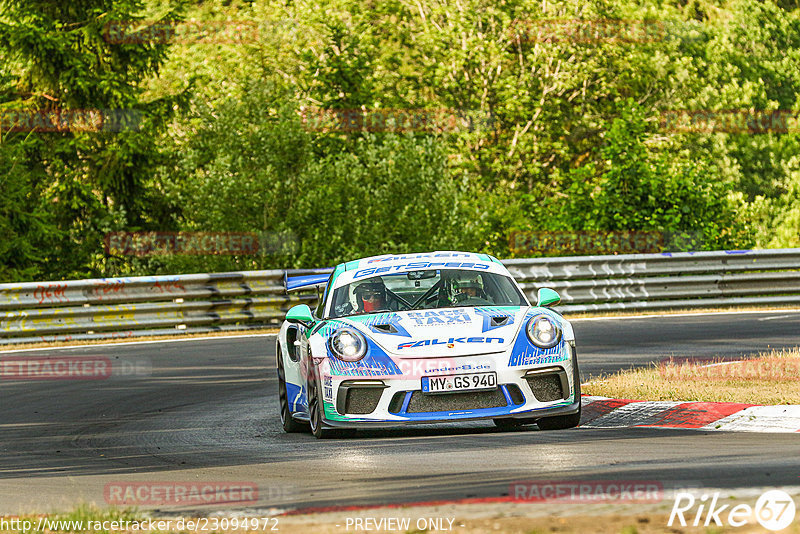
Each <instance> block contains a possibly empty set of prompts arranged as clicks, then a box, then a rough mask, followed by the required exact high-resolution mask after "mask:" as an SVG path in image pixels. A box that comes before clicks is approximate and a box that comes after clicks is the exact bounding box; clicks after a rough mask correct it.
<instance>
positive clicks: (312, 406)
mask: <svg viewBox="0 0 800 534" xmlns="http://www.w3.org/2000/svg"><path fill="white" fill-rule="evenodd" d="M308 366H309V370H308V378H307V379H306V382H307V385H308V388H307V391H308V419H309V421H310V424H311V433H312V434H313V435H314V437H315V438H319V439H328V438H333V437H337V436H338V433H337V432H336V430H334V429H332V428H329V427H326V426H325V423H323V421H322V410H323V408H322V406H321V403H320V399H319V379H318V378H317V373H316V372H315V371H314V366H313V364H312V363H310V362H309V364H308Z"/></svg>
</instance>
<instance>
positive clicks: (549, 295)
mask: <svg viewBox="0 0 800 534" xmlns="http://www.w3.org/2000/svg"><path fill="white" fill-rule="evenodd" d="M537 299H538V302H537V303H536V305H537V306H539V307H542V308H549V307H550V306H555V305H556V304H558V303H559V302H561V296H560V295H559V294H558V293H556V292H555V291H554V290H552V289H550V288H549V287H543V288H541V289H540V290H539V293H538V295H537Z"/></svg>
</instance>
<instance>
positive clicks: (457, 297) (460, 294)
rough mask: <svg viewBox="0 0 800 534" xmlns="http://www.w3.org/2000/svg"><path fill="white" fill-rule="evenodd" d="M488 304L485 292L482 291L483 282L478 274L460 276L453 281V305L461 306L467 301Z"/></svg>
mask: <svg viewBox="0 0 800 534" xmlns="http://www.w3.org/2000/svg"><path fill="white" fill-rule="evenodd" d="M478 300H480V301H482V302H481V303H482V304H485V303H486V302H488V299H487V298H486V292H485V291H484V290H483V280H482V279H481V277H480V275H479V274H460V275H459V276H458V277H456V278H455V279H453V303H454V304H462V303H465V302H467V301H471V302H475V301H478Z"/></svg>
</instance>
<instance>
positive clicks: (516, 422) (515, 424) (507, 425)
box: [492, 417, 536, 431]
mask: <svg viewBox="0 0 800 534" xmlns="http://www.w3.org/2000/svg"><path fill="white" fill-rule="evenodd" d="M492 422H493V423H494V426H496V427H497V428H499V429H500V430H503V431H508V430H517V429H519V428H522V427H523V426H524V425H532V424H534V423H535V422H536V419H531V418H525V419H513V418H511V417H506V418H505V419H492Z"/></svg>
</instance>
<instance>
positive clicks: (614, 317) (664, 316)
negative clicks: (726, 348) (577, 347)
mask: <svg viewBox="0 0 800 534" xmlns="http://www.w3.org/2000/svg"><path fill="white" fill-rule="evenodd" d="M787 312H788V314H787ZM768 313H772V314H776V313H782V314H784V315H783V316H781V317H773V319H779V318H785V317H791V316H792V315H793V314H798V313H800V309H791V310H750V311H725V312H697V313H691V312H688V313H663V314H657V313H654V314H648V315H612V316H609V317H582V318H575V319H567V320H568V321H569V322H571V323H577V322H580V321H609V320H612V321H619V320H621V319H652V318H656V317H657V318H660V319H669V318H670V317H703V316H709V315H751V314H768ZM761 320H764V319H759V321H761Z"/></svg>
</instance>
